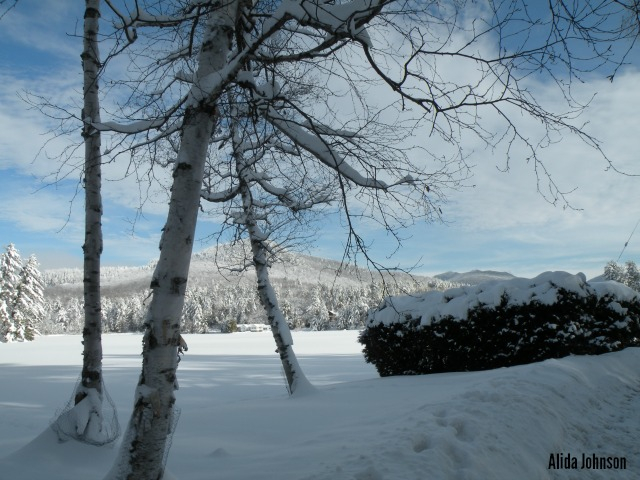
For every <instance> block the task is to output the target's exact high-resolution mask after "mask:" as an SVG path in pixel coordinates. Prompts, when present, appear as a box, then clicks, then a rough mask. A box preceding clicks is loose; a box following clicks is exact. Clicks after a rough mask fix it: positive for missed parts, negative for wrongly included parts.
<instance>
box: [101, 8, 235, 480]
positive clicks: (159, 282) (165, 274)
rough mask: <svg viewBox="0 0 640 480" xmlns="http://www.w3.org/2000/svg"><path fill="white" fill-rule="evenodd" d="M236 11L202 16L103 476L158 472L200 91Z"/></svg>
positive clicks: (205, 131) (190, 231) (203, 116)
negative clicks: (136, 365) (163, 212)
mask: <svg viewBox="0 0 640 480" xmlns="http://www.w3.org/2000/svg"><path fill="white" fill-rule="evenodd" d="M235 12H236V5H235V2H229V4H228V5H227V9H218V10H216V11H214V12H212V13H211V14H210V16H209V18H208V20H207V26H206V32H205V36H204V40H203V44H202V48H201V51H200V56H199V58H198V61H199V64H198V71H197V78H196V81H195V83H194V85H193V87H192V89H191V94H190V99H189V100H188V103H187V107H186V111H185V114H184V120H183V125H182V138H181V143H180V150H179V152H178V157H177V159H176V164H175V168H174V172H173V185H172V188H171V198H170V201H169V213H168V215H167V222H166V224H165V227H164V232H163V235H162V240H161V242H160V250H161V252H160V258H159V260H158V264H157V266H156V269H155V271H154V274H153V279H152V281H151V289H152V291H153V296H152V300H151V304H150V306H149V310H148V312H147V318H146V319H145V324H144V325H145V333H144V338H143V350H142V373H141V375H140V380H139V381H138V386H137V388H136V392H135V398H134V408H133V413H132V415H131V419H130V420H129V424H128V426H127V431H126V433H125V436H124V439H123V442H122V446H121V448H120V452H119V455H118V457H117V459H116V463H115V464H114V466H113V468H112V469H111V471H110V473H109V474H108V475H107V477H106V478H107V479H127V480H128V479H132V480H133V479H135V480H159V479H161V478H162V476H163V473H164V465H163V463H164V462H163V461H164V458H165V454H166V451H167V449H168V438H169V436H170V435H171V433H172V429H173V427H174V403H175V396H174V390H175V389H177V381H176V370H177V366H178V345H179V342H180V317H181V315H182V307H183V305H184V295H185V289H186V284H187V277H188V273H189V265H190V262H191V252H192V246H193V239H194V235H195V228H196V221H197V217H198V206H199V201H200V191H201V189H202V178H203V172H204V165H205V158H206V155H207V148H208V145H209V141H210V139H211V135H212V133H213V127H214V124H215V121H216V119H217V113H216V110H215V108H214V107H215V105H214V102H215V98H210V97H211V96H210V95H207V94H206V92H205V91H204V89H205V88H206V87H205V85H206V81H207V80H210V79H211V78H212V77H211V76H212V74H214V73H215V72H218V71H220V69H222V68H223V67H224V66H225V65H226V63H227V56H228V53H229V48H230V40H231V35H232V33H233V25H234V24H235V15H236V14H235ZM207 77H208V78H207Z"/></svg>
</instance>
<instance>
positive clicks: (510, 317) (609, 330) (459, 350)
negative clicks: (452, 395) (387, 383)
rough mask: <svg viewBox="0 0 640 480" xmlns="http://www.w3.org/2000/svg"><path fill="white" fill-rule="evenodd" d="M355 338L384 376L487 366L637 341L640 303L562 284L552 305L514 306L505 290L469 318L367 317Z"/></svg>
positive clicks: (619, 347)
mask: <svg viewBox="0 0 640 480" xmlns="http://www.w3.org/2000/svg"><path fill="white" fill-rule="evenodd" d="M359 341H360V343H362V344H363V345H364V356H365V359H366V361H367V362H369V363H372V364H374V365H375V367H376V368H377V370H378V373H379V374H380V375H381V376H389V375H419V374H425V373H438V372H460V371H475V370H488V369H492V368H499V367H509V366H513V365H521V364H526V363H531V362H537V361H541V360H545V359H548V358H561V357H565V356H567V355H595V354H602V353H607V352H612V351H617V350H622V349H623V348H626V347H630V346H640V303H639V302H638V301H637V299H636V300H634V301H625V300H621V299H618V298H615V296H614V295H613V294H606V295H604V296H598V295H597V294H596V293H595V292H593V291H592V292H590V293H588V294H586V295H579V294H577V293H576V292H573V291H569V290H566V289H563V288H559V289H558V290H557V301H556V302H555V303H552V304H545V303H542V302H540V301H537V300H535V299H534V300H532V301H530V302H529V303H525V304H521V305H513V304H510V302H509V297H508V295H507V294H504V295H503V296H502V299H501V301H500V303H499V304H498V305H493V306H486V305H478V306H476V307H475V308H472V309H470V310H469V311H468V316H467V318H466V319H460V318H454V317H453V316H451V315H448V316H444V317H441V318H439V319H437V320H436V319H434V320H432V321H431V322H430V323H428V324H424V322H422V324H421V321H420V318H412V317H411V314H402V313H401V314H400V315H399V317H398V320H397V321H395V322H391V323H389V322H387V323H384V322H379V323H376V322H374V321H372V319H371V317H370V320H369V323H368V326H367V328H366V329H365V330H364V331H363V332H362V333H361V335H360V339H359Z"/></svg>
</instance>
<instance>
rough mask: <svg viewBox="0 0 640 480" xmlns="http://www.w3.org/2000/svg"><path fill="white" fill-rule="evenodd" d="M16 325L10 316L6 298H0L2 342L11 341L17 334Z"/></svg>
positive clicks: (0, 337)
mask: <svg viewBox="0 0 640 480" xmlns="http://www.w3.org/2000/svg"><path fill="white" fill-rule="evenodd" d="M15 332H16V327H15V325H14V324H13V322H12V321H11V318H10V317H9V309H8V308H7V304H6V302H5V301H4V299H2V298H0V342H3V343H6V342H11V341H12V340H13V338H14V336H15Z"/></svg>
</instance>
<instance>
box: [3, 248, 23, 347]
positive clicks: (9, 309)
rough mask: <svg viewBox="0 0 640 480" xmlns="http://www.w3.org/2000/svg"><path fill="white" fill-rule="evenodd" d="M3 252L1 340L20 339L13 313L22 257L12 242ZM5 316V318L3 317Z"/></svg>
mask: <svg viewBox="0 0 640 480" xmlns="http://www.w3.org/2000/svg"><path fill="white" fill-rule="evenodd" d="M5 250H6V251H5V253H3V254H2V255H1V256H0V308H3V312H6V313H0V316H1V317H2V318H1V319H0V333H1V334H2V338H3V339H4V340H3V341H9V342H10V341H13V340H18V339H20V335H19V329H18V328H17V326H16V324H15V320H14V315H13V307H14V305H15V301H16V290H17V288H18V285H19V284H20V278H21V274H22V259H21V258H20V253H18V250H17V249H16V247H15V245H14V244H13V243H10V244H9V245H7V246H6V247H5ZM5 316H6V318H5Z"/></svg>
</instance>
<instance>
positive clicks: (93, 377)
mask: <svg viewBox="0 0 640 480" xmlns="http://www.w3.org/2000/svg"><path fill="white" fill-rule="evenodd" d="M99 21H100V0H86V1H85V13H84V40H83V51H82V55H81V58H82V70H83V74H84V86H83V100H84V105H83V109H82V121H83V129H82V136H83V138H84V148H85V163H84V189H85V236H84V245H83V246H82V250H83V252H84V279H83V282H84V329H83V331H82V338H83V341H82V343H83V345H84V348H83V352H82V355H83V360H82V374H81V379H80V383H79V384H78V387H77V388H76V391H75V394H74V405H75V406H74V407H72V409H78V413H77V414H75V413H72V414H70V413H69V412H67V413H66V414H65V415H64V418H62V417H61V418H60V419H58V422H61V424H60V425H59V428H60V429H61V430H62V431H64V432H65V433H66V434H68V435H71V436H73V437H74V438H76V439H78V440H81V441H86V442H88V443H97V444H99V443H104V442H105V441H109V439H108V438H107V437H108V435H106V434H105V431H104V428H103V427H104V425H103V416H102V403H103V392H102V388H103V382H102V318H101V299H100V255H101V254H102V196H101V188H102V185H101V184H102V173H101V162H102V156H101V138H100V132H99V131H98V130H96V129H94V128H93V127H92V126H91V125H92V124H93V123H99V122H100V101H99V98H98V90H99V86H98V76H99V70H100V53H99V50H98V29H99ZM81 402H82V403H83V404H82V405H79V404H80V403H81ZM65 422H67V424H66V425H65V424H64V423H65ZM111 440H113V439H111Z"/></svg>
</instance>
